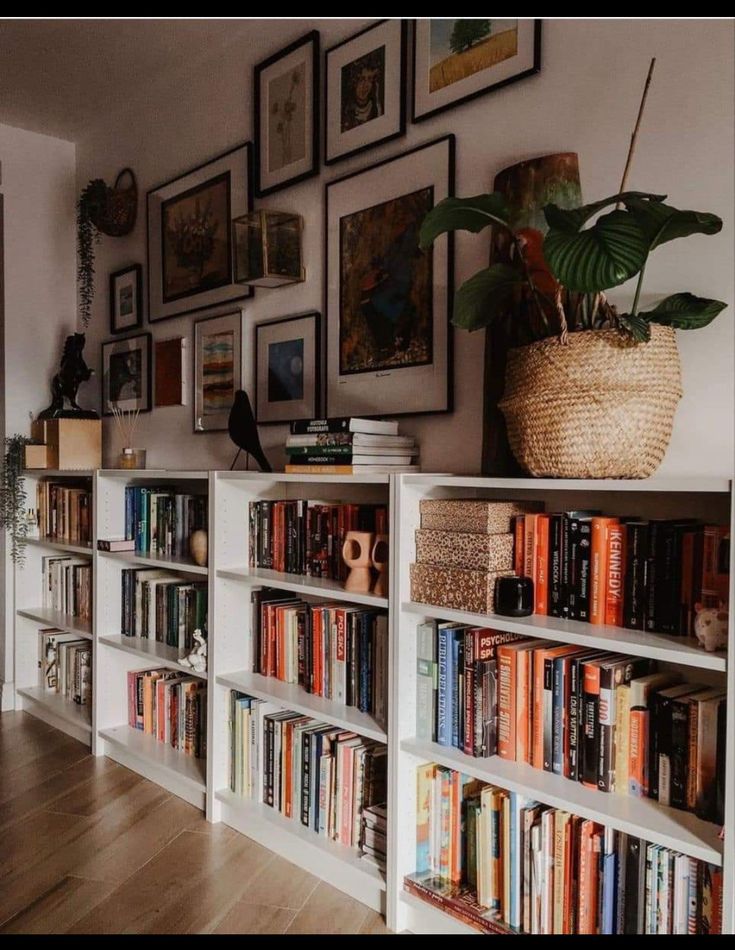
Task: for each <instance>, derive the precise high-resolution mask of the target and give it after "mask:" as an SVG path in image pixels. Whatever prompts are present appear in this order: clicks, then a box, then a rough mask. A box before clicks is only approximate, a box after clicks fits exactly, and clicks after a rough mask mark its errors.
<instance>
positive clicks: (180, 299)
mask: <svg viewBox="0 0 735 950" xmlns="http://www.w3.org/2000/svg"><path fill="white" fill-rule="evenodd" d="M250 153H251V146H250V143H249V142H246V143H245V144H244V145H240V146H238V147H237V148H235V149H233V150H232V151H230V152H227V153H225V154H224V155H220V156H219V157H218V158H215V159H213V160H212V161H211V162H207V163H206V164H205V165H201V166H199V167H198V168H195V169H193V170H192V171H190V172H187V174H185V175H182V176H181V177H179V178H175V179H173V180H172V181H170V182H167V183H166V184H163V185H159V186H158V187H157V188H154V189H153V190H152V191H149V192H148V305H149V311H148V319H149V321H150V322H151V323H157V322H158V321H160V320H167V319H168V318H169V317H177V316H180V315H181V314H183V313H190V312H191V311H192V310H202V309H206V308H208V307H215V306H218V305H221V304H223V303H228V302H229V301H232V300H239V299H242V298H244V297H249V296H250V294H251V293H252V291H251V290H250V288H249V287H245V286H243V285H242V284H237V283H235V282H234V280H233V248H232V219H233V217H238V216H239V215H241V214H245V213H247V212H248V211H250V207H251V190H252V189H251V185H250V182H251V170H250V164H251V157H250Z"/></svg>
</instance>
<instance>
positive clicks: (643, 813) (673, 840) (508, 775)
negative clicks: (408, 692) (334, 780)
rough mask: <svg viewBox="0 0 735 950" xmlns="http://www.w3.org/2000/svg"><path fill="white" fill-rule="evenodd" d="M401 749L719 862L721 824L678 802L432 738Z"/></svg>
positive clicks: (405, 744)
mask: <svg viewBox="0 0 735 950" xmlns="http://www.w3.org/2000/svg"><path fill="white" fill-rule="evenodd" d="M401 749H402V750H403V751H404V752H407V753H409V754H410V755H412V756H415V757H416V760H417V763H416V764H419V762H438V763H439V764H440V765H445V766H447V767H448V768H452V769H457V770H458V771H460V772H466V773H467V774H468V775H472V776H474V777H475V778H479V779H480V780H481V781H483V782H488V783H489V784H491V785H498V786H500V787H501V788H505V789H507V790H508V791H511V792H519V793H520V794H521V795H525V796H527V797H529V798H537V799H539V800H540V801H542V802H543V803H544V804H547V805H551V806H552V807H554V808H562V809H565V810H569V811H572V812H573V813H574V814H575V815H581V816H582V817H583V818H590V819H592V821H599V822H601V823H602V824H605V825H610V827H612V828H615V829H616V830H618V831H624V832H626V833H627V834H631V835H635V836H637V837H639V838H645V839H646V840H647V841H651V842H653V843H655V844H661V845H663V846H664V847H666V848H673V849H674V850H676V851H681V852H682V853H683V854H688V855H690V857H693V858H698V859H699V860H701V861H709V862H710V864H718V865H719V864H722V842H721V841H720V839H719V833H720V829H719V827H718V826H717V825H713V824H712V823H711V822H709V821H702V820H701V819H700V818H697V817H696V815H692V814H690V813H689V812H686V811H679V810H678V809H676V808H667V807H665V806H663V805H660V804H659V803H658V802H657V801H653V800H652V799H650V798H633V797H631V796H629V795H615V794H614V793H606V792H598V791H596V790H595V789H593V788H586V787H585V786H584V785H582V784H581V783H580V782H572V781H570V780H569V779H566V778H564V777H563V776H561V775H553V774H552V773H551V772H543V771H541V769H535V768H533V767H532V766H530V765H527V764H525V763H521V762H509V761H507V760H506V759H501V758H500V757H499V756H497V755H494V756H492V757H490V758H488V759H476V758H473V757H472V756H469V755H465V754H464V752H460V751H459V749H454V748H452V747H449V746H443V745H439V744H438V743H436V742H420V741H418V740H416V739H413V740H410V739H405V740H404V741H403V742H401Z"/></svg>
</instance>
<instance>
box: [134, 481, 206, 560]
mask: <svg viewBox="0 0 735 950" xmlns="http://www.w3.org/2000/svg"><path fill="white" fill-rule="evenodd" d="M206 528H207V496H206V495H186V494H182V493H179V492H177V491H176V490H175V489H174V488H169V487H163V486H161V487H159V488H146V487H142V488H141V487H138V486H135V485H129V486H127V487H126V489H125V537H126V538H128V539H130V540H132V541H134V542H135V550H136V551H137V552H138V553H140V554H147V553H149V552H150V553H151V554H160V555H162V556H165V557H170V558H188V557H189V538H190V537H191V535H192V533H193V532H194V531H197V530H199V529H206Z"/></svg>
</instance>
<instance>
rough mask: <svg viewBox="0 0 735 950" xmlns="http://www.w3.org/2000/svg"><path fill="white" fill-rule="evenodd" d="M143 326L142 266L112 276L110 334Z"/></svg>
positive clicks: (129, 268) (126, 269)
mask: <svg viewBox="0 0 735 950" xmlns="http://www.w3.org/2000/svg"><path fill="white" fill-rule="evenodd" d="M142 326H143V268H142V267H141V266H140V264H133V265H132V267H125V268H123V270H118V271H115V273H114V274H110V333H126V332H127V331H128V330H137V329H138V327H142Z"/></svg>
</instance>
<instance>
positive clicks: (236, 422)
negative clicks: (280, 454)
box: [227, 389, 273, 472]
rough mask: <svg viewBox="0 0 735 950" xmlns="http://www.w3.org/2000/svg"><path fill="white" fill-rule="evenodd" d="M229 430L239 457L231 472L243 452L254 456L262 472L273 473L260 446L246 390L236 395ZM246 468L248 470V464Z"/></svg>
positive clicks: (233, 462) (239, 391) (231, 410)
mask: <svg viewBox="0 0 735 950" xmlns="http://www.w3.org/2000/svg"><path fill="white" fill-rule="evenodd" d="M227 428H228V430H229V433H230V438H231V439H232V441H233V442H234V443H235V445H236V446H238V449H237V455H236V456H235V458H234V459H233V461H232V465H230V471H232V470H233V468H234V467H235V464H236V462H237V460H238V458H239V457H240V452H243V451H244V452H245V453H246V455H252V456H253V458H254V459H255V461H256V462H257V463H258V467H259V468H260V470H261V472H272V471H273V469H272V468H271V465H270V462H269V461H268V459H267V458H266V457H265V453H264V452H263V448H262V446H261V444H260V437H259V436H258V426H257V424H256V422H255V416H254V415H253V409H252V406H251V405H250V399H249V398H248V394H247V393H246V392H245V390H244V389H238V390H237V392H236V393H235V401H234V402H233V404H232V409H230V418H229V420H228V422H227ZM245 467H246V468H247V463H246V466H245Z"/></svg>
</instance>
